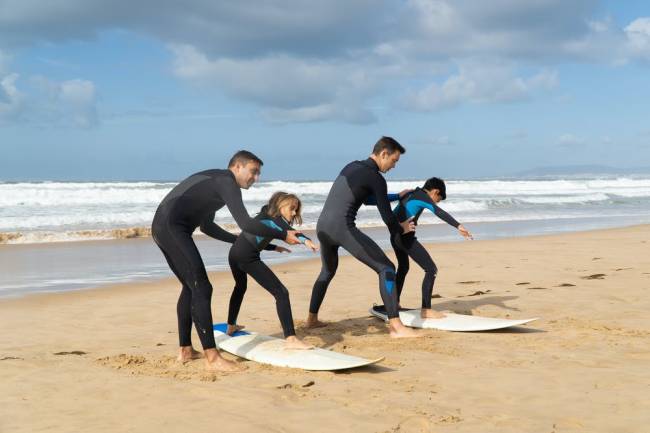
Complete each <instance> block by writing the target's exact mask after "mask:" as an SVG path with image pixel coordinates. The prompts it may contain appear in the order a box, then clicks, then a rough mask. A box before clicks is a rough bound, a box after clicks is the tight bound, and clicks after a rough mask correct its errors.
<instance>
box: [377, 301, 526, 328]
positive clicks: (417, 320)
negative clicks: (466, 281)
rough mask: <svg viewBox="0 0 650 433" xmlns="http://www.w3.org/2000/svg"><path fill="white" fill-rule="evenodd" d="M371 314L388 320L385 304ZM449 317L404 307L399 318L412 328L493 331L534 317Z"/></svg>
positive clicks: (459, 315) (453, 314)
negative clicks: (432, 316) (427, 316)
mask: <svg viewBox="0 0 650 433" xmlns="http://www.w3.org/2000/svg"><path fill="white" fill-rule="evenodd" d="M369 312H370V314H371V315H373V316H375V317H378V318H380V319H382V320H384V321H388V316H387V315H386V310H385V309H384V306H383V305H376V306H374V307H372V308H371V309H370V311H369ZM445 314H446V316H447V317H444V318H442V319H423V318H421V317H420V310H419V309H417V310H409V309H402V310H400V313H399V318H400V319H401V320H402V323H404V325H406V326H410V327H411V328H423V329H439V330H441V331H457V332H474V331H493V330H495V329H503V328H510V327H511V326H519V325H524V324H526V323H530V322H532V321H533V320H537V319H538V318H537V317H535V318H532V319H520V320H512V319H499V318H493V317H481V316H470V315H467V314H455V313H445Z"/></svg>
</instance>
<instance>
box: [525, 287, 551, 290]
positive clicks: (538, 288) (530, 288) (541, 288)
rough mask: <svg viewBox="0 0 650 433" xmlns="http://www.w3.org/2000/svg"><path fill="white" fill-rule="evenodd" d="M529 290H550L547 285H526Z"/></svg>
mask: <svg viewBox="0 0 650 433" xmlns="http://www.w3.org/2000/svg"><path fill="white" fill-rule="evenodd" d="M526 288H527V289H528V290H548V289H547V288H546V287H526Z"/></svg>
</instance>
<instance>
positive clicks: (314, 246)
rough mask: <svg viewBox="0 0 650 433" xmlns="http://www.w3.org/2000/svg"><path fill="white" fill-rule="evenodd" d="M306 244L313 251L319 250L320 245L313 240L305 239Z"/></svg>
mask: <svg viewBox="0 0 650 433" xmlns="http://www.w3.org/2000/svg"><path fill="white" fill-rule="evenodd" d="M305 246H306V247H307V248H309V249H310V250H312V251H313V252H318V250H319V249H320V248H319V247H318V245H316V244H315V243H313V242H312V241H311V240H306V241H305Z"/></svg>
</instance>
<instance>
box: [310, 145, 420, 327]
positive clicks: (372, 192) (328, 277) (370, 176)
mask: <svg viewBox="0 0 650 433" xmlns="http://www.w3.org/2000/svg"><path fill="white" fill-rule="evenodd" d="M405 151H406V150H405V149H404V147H402V145H400V144H399V143H398V142H397V141H396V140H394V139H392V138H390V137H382V138H381V139H380V140H379V141H378V142H377V144H375V147H374V149H373V152H372V155H370V158H368V159H366V160H365V161H354V162H351V163H350V164H348V165H346V166H345V168H343V170H342V171H341V173H340V174H339V176H338V177H337V178H336V180H335V181H334V184H333V185H332V188H331V189H330V192H329V194H328V196H327V200H326V201H325V204H324V205H323V211H322V213H321V214H320V217H319V218H318V223H317V226H316V233H317V236H318V240H319V242H320V246H321V261H322V268H321V272H320V275H319V276H318V279H317V280H316V282H315V283H314V287H313V289H312V295H311V302H310V306H309V317H308V319H307V326H308V327H316V326H320V325H322V323H320V322H319V321H318V310H319V309H320V306H321V303H322V302H323V298H324V297H325V292H326V291H327V287H328V286H329V283H330V281H332V278H333V277H334V274H335V273H336V268H337V267H338V249H339V247H343V248H345V249H346V250H347V251H348V252H349V253H350V254H352V255H353V256H354V257H356V258H357V259H358V260H360V261H361V262H363V263H365V264H366V265H368V266H369V267H371V268H372V269H373V270H374V271H375V272H377V274H378V275H379V292H380V294H381V298H382V300H383V301H384V305H386V309H387V312H388V318H389V326H390V333H391V336H394V337H408V336H415V335H416V333H415V332H414V331H413V330H412V329H409V328H406V327H405V326H404V325H403V324H402V322H401V320H400V319H399V312H398V311H397V292H396V290H395V267H394V266H393V263H391V261H390V260H389V259H388V257H386V254H384V252H383V251H382V250H381V248H380V247H379V246H378V245H377V244H376V243H375V242H374V241H373V240H372V239H370V237H368V236H367V235H365V234H364V233H362V232H361V231H360V230H359V229H357V227H356V225H355V218H356V216H357V211H358V210H359V207H360V206H361V205H362V204H363V203H364V202H366V201H367V200H368V199H369V198H370V197H371V196H374V197H375V199H376V202H377V208H378V209H379V213H380V215H381V218H382V220H383V221H384V223H385V224H386V225H387V226H388V229H389V230H390V233H391V237H395V238H396V239H397V242H398V243H399V242H400V239H399V238H400V235H401V234H402V233H403V232H410V231H413V230H414V227H415V226H414V225H413V224H412V223H411V222H408V221H407V222H404V223H403V224H400V223H399V222H398V221H397V218H396V217H395V215H394V214H393V213H392V211H391V208H390V203H389V202H388V198H387V192H386V180H385V179H384V177H383V176H382V175H381V173H386V172H387V171H388V170H390V169H392V168H393V167H394V166H395V164H396V163H397V161H399V158H400V155H401V154H402V153H404V152H405Z"/></svg>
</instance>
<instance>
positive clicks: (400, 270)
mask: <svg viewBox="0 0 650 433" xmlns="http://www.w3.org/2000/svg"><path fill="white" fill-rule="evenodd" d="M425 209H428V210H430V211H431V212H433V213H434V214H435V215H436V216H437V217H438V218H440V219H441V220H443V221H445V222H446V223H447V224H449V225H451V226H454V227H456V228H458V226H459V225H460V224H459V223H458V221H456V220H455V219H454V218H453V217H452V216H451V215H449V214H448V213H447V212H445V211H444V210H442V209H441V208H439V207H438V206H437V205H436V204H435V203H434V202H433V200H431V197H429V194H427V192H426V191H425V190H423V189H421V188H416V189H415V190H413V191H411V192H410V193H408V194H406V195H405V196H404V197H402V199H401V200H400V202H399V204H398V205H397V206H396V207H395V209H394V210H393V212H394V213H395V215H397V219H398V220H399V221H400V222H402V221H406V220H408V219H409V218H413V222H415V223H416V224H417V221H418V219H419V218H420V215H421V214H422V212H423V211H424V210H425ZM401 240H402V242H401V245H399V244H398V243H396V242H395V241H394V239H391V244H392V245H393V249H394V250H395V255H396V256H397V277H396V286H397V299H398V301H399V298H400V296H401V294H402V289H403V287H404V280H405V279H406V274H407V273H408V271H409V257H411V258H412V259H413V260H415V262H416V263H417V264H418V265H420V267H421V268H422V270H424V279H423V280H422V308H427V309H428V308H431V294H432V293H433V285H434V283H435V281H436V274H437V273H438V268H436V264H435V263H434V262H433V260H432V259H431V256H430V255H429V253H428V252H427V250H426V249H425V248H424V247H423V246H422V244H421V243H420V242H419V241H418V239H417V237H416V236H415V232H411V233H407V234H405V235H402V239H401Z"/></svg>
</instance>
